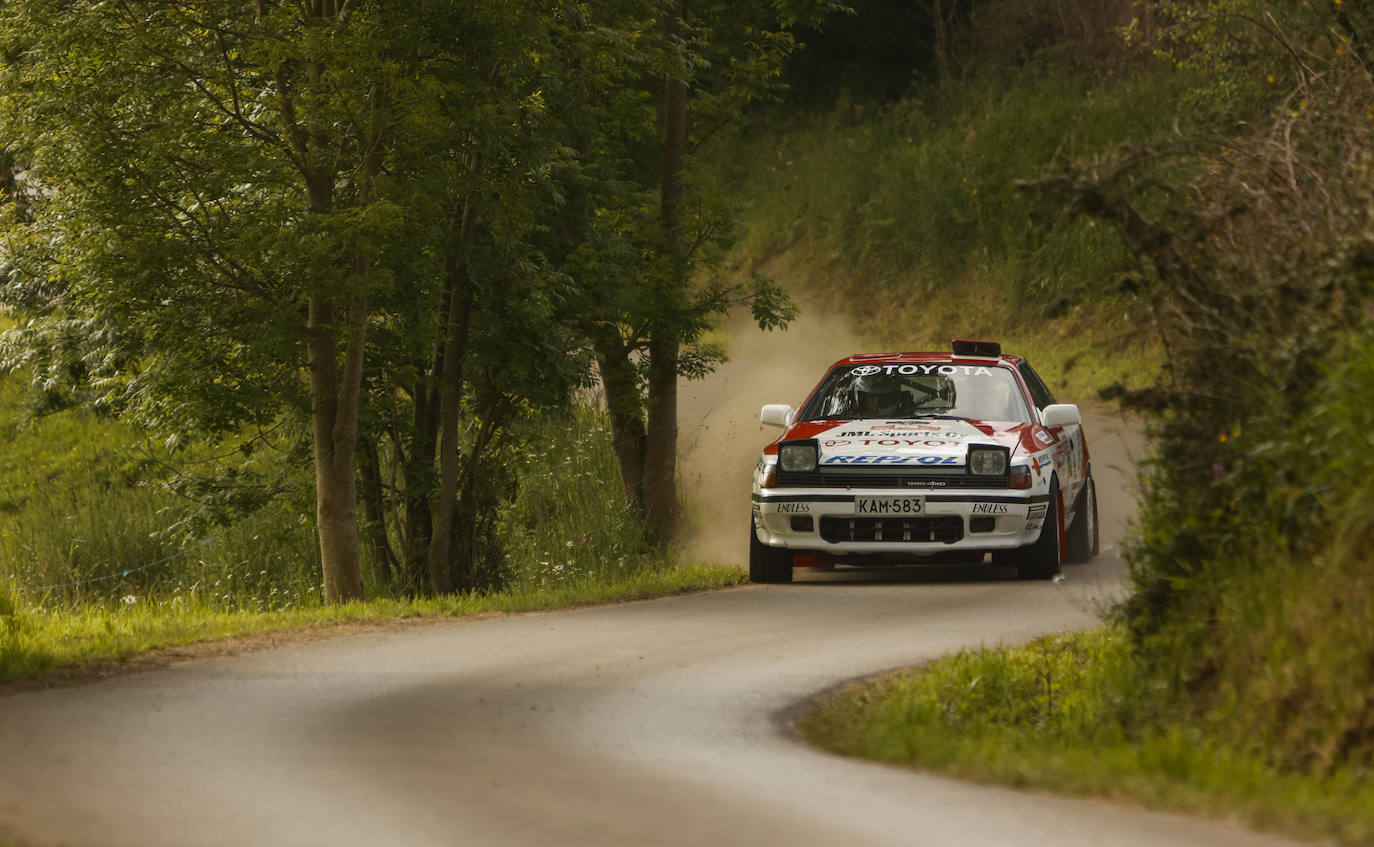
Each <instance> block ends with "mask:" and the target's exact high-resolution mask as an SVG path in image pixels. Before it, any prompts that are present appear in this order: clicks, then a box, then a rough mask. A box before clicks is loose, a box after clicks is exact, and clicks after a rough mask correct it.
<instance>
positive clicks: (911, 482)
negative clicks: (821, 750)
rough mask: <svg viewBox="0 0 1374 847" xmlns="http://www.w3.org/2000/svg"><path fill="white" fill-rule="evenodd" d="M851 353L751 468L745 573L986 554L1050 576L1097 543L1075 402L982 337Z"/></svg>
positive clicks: (777, 576) (773, 410)
mask: <svg viewBox="0 0 1374 847" xmlns="http://www.w3.org/2000/svg"><path fill="white" fill-rule="evenodd" d="M952 347H953V350H952V352H949V353H876V354H862V355H856V356H850V357H849V358H847V359H842V360H840V361H839V362H836V363H835V364H834V365H832V366H831V367H830V370H829V371H828V372H827V373H826V375H825V378H824V379H822V380H821V382H820V384H819V385H817V386H816V387H815V389H813V390H812V392H811V395H810V396H809V397H808V398H807V399H806V402H804V403H803V404H802V406H801V408H800V410H796V409H793V408H792V407H791V406H785V405H768V406H764V407H763V412H762V414H761V415H760V420H761V421H762V422H763V423H765V424H772V425H774V426H780V427H783V429H784V432H783V434H782V437H781V438H779V439H778V440H777V441H775V442H773V443H772V444H770V445H768V446H767V447H765V448H764V451H763V457H762V458H761V459H760V460H759V463H758V466H757V467H756V468H755V470H754V497H753V500H754V505H753V526H752V531H751V532H750V537H749V576H750V578H751V579H752V580H753V581H754V582H791V580H792V574H793V568H795V567H829V566H833V565H837V564H844V565H863V566H868V565H890V564H919V563H922V562H968V563H976V562H982V561H984V558H985V556H987V555H988V554H991V559H992V563H993V564H997V565H1015V567H1016V569H1017V575H1018V576H1019V577H1020V578H1022V579H1049V578H1050V577H1053V576H1054V575H1056V574H1057V573H1059V565H1060V562H1064V561H1067V562H1086V561H1088V560H1089V559H1091V558H1092V557H1093V556H1095V555H1097V550H1098V538H1097V494H1096V491H1095V490H1094V488H1093V477H1092V468H1091V466H1090V465H1089V463H1088V447H1087V444H1086V443H1085V441H1084V438H1083V426H1082V419H1081V416H1080V415H1079V411H1078V407H1077V406H1073V405H1061V404H1056V403H1055V402H1054V397H1053V396H1052V395H1051V394H1050V392H1049V389H1047V388H1046V387H1045V383H1044V382H1043V381H1042V380H1041V379H1040V377H1039V376H1038V375H1037V374H1036V373H1035V371H1034V370H1032V369H1031V366H1030V364H1029V363H1028V362H1026V360H1025V359H1023V358H1021V357H1019V356H1010V355H1003V354H1002V351H1001V346H1000V345H998V344H996V343H993V342H985V341H955V342H954V343H953V345H952Z"/></svg>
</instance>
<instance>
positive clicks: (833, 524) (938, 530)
mask: <svg viewBox="0 0 1374 847" xmlns="http://www.w3.org/2000/svg"><path fill="white" fill-rule="evenodd" d="M963 537H964V519H963V518H961V517H959V516H958V515H941V516H939V517H930V518H910V517H903V518H858V517H855V518H847V517H828V518H821V538H823V539H825V540H826V541H830V542H839V541H893V542H895V541H942V542H944V543H946V544H952V543H954V542H955V541H958V540H960V539H962V538H963Z"/></svg>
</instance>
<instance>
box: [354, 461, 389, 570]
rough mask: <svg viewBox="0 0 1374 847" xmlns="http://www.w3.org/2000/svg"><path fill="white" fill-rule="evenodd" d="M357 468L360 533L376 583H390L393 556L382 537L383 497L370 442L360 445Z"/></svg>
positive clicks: (380, 479)
mask: <svg viewBox="0 0 1374 847" xmlns="http://www.w3.org/2000/svg"><path fill="white" fill-rule="evenodd" d="M359 458H360V462H359V466H360V467H361V469H362V476H363V490H362V495H363V523H364V524H365V526H364V529H363V532H364V534H365V535H366V536H367V544H368V548H369V550H370V551H371V554H372V563H373V567H374V568H375V573H374V576H375V577H376V579H377V581H378V582H381V583H387V582H390V581H391V580H392V579H393V578H394V577H395V573H396V556H395V554H394V553H392V552H391V541H390V539H388V538H387V534H386V498H384V497H383V496H382V458H381V455H380V453H379V452H378V450H377V445H376V443H374V442H368V443H365V444H363V445H362V450H361V451H360V453H359Z"/></svg>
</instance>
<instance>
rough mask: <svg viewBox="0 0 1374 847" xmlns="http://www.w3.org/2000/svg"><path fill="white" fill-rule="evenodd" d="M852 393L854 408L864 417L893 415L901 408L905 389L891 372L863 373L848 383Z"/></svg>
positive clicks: (905, 395) (904, 397)
mask: <svg viewBox="0 0 1374 847" xmlns="http://www.w3.org/2000/svg"><path fill="white" fill-rule="evenodd" d="M849 388H850V391H852V392H853V394H854V408H855V409H857V410H858V412H859V415H860V416H861V417H865V418H882V417H887V416H888V415H895V414H897V412H898V411H899V410H900V409H901V408H902V405H903V401H904V400H905V399H906V397H907V394H906V391H905V390H903V388H902V381H901V380H899V379H897V378H896V377H895V376H892V375H891V374H885V373H881V372H880V373H874V374H864V375H862V376H860V377H859V378H858V379H855V380H854V382H853V383H851V384H850V387H849Z"/></svg>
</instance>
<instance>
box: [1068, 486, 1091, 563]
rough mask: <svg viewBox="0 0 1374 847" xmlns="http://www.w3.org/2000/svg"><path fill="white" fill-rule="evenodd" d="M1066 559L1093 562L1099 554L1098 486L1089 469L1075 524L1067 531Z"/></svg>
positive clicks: (1079, 495)
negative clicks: (1094, 482)
mask: <svg viewBox="0 0 1374 847" xmlns="http://www.w3.org/2000/svg"><path fill="white" fill-rule="evenodd" d="M1065 536H1066V538H1065V542H1066V543H1065V545H1064V561H1066V562H1069V563H1070V564H1075V565H1081V564H1084V563H1087V562H1091V561H1092V560H1093V557H1094V556H1096V555H1097V553H1098V549H1099V545H1098V530H1097V486H1096V485H1095V484H1093V475H1092V471H1088V478H1087V481H1085V482H1084V483H1083V490H1082V491H1080V492H1079V493H1078V506H1077V508H1075V509H1074V515H1073V525H1072V526H1070V527H1069V529H1068V532H1066V533H1065Z"/></svg>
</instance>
